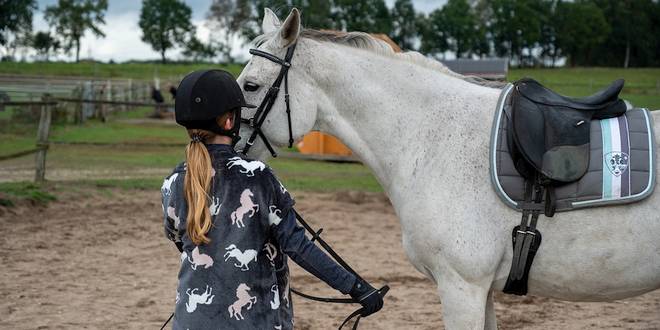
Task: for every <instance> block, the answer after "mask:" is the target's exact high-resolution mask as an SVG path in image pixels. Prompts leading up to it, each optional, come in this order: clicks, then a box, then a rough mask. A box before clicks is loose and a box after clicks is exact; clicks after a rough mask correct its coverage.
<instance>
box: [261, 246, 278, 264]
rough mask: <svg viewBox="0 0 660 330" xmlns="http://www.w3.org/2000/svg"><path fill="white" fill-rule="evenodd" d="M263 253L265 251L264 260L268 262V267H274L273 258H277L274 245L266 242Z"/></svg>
mask: <svg viewBox="0 0 660 330" xmlns="http://www.w3.org/2000/svg"><path fill="white" fill-rule="evenodd" d="M263 251H266V258H268V260H269V261H270V265H271V266H272V267H275V257H277V248H276V247H275V245H273V243H271V242H266V244H264V248H263Z"/></svg>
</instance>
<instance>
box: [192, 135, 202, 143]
mask: <svg viewBox="0 0 660 330" xmlns="http://www.w3.org/2000/svg"><path fill="white" fill-rule="evenodd" d="M190 139H191V141H190V142H202V140H203V138H202V136H201V135H199V134H193V135H192V136H191V137H190Z"/></svg>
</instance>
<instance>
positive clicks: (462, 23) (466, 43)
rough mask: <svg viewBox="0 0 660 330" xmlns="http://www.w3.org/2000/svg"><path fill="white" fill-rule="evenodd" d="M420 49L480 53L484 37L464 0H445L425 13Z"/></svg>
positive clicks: (473, 13) (475, 17)
mask: <svg viewBox="0 0 660 330" xmlns="http://www.w3.org/2000/svg"><path fill="white" fill-rule="evenodd" d="M427 24H428V27H427V29H428V32H427V34H426V35H425V36H424V38H423V43H425V44H426V45H425V47H424V49H426V50H428V51H431V52H432V53H435V54H438V53H443V52H445V51H447V50H450V51H452V52H454V53H455V54H456V57H459V58H460V57H464V56H470V55H472V54H475V53H476V54H481V52H482V47H483V46H482V40H483V39H485V38H486V36H485V33H484V30H483V29H481V28H480V25H479V22H478V20H477V16H476V14H475V12H474V10H473V9H472V8H471V7H470V5H469V4H468V3H467V1H466V0H449V1H448V2H447V4H446V5H445V6H443V7H442V8H439V9H436V10H434V11H433V12H431V14H430V15H429V18H428V23H427Z"/></svg>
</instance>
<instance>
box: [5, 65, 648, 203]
mask: <svg viewBox="0 0 660 330" xmlns="http://www.w3.org/2000/svg"><path fill="white" fill-rule="evenodd" d="M202 67H208V65H205V64H199V65H179V64H173V65H166V66H163V65H159V64H96V65H95V64H92V63H81V64H67V63H34V64H26V63H0V73H14V74H32V75H36V74H46V75H84V76H89V75H97V76H103V77H130V78H135V79H148V78H149V77H151V76H152V75H153V73H154V71H155V70H157V71H158V72H159V74H160V75H171V76H173V75H182V74H185V73H186V72H189V71H191V70H194V69H198V68H202ZM228 68H229V70H230V71H232V72H233V73H234V74H238V73H239V72H240V69H241V67H240V66H239V65H232V66H229V67H228ZM521 77H532V78H535V79H537V80H539V81H541V82H542V83H544V84H547V85H548V86H550V87H551V88H554V89H556V90H557V91H559V92H560V93H564V94H566V95H571V96H583V95H587V94H590V93H593V92H595V91H596V90H597V89H599V88H601V87H604V86H606V85H607V84H609V83H610V82H611V81H612V80H614V79H617V78H624V79H626V87H625V89H624V91H623V97H624V98H626V99H628V100H630V101H631V102H632V103H633V104H634V105H636V106H640V107H648V108H651V109H659V108H660V86H658V84H660V69H655V68H651V69H627V70H624V69H616V68H564V69H533V70H530V69H522V70H519V69H513V70H511V71H510V72H509V77H508V78H509V80H515V79H518V78H521ZM0 88H1V86H0ZM151 111H152V109H149V108H139V109H136V110H134V111H131V112H120V113H116V114H113V115H112V117H111V119H110V120H109V122H107V123H101V122H98V121H93V120H92V121H88V122H86V123H85V124H84V125H82V126H75V125H72V124H68V125H67V124H63V123H58V124H55V125H53V127H52V131H51V137H50V138H51V140H53V141H61V142H81V141H82V142H96V143H113V144H117V145H116V146H90V145H63V144H55V145H52V146H51V148H50V150H49V152H48V160H47V166H48V169H49V171H52V170H62V169H66V170H67V171H69V172H70V175H71V176H73V178H72V177H68V178H66V183H59V184H58V183H50V184H49V187H50V188H53V187H55V186H57V185H60V186H61V185H65V186H67V185H68V186H69V187H75V186H90V185H91V186H93V187H97V188H99V189H103V188H105V187H121V188H125V189H157V188H158V187H159V186H160V184H161V182H162V177H163V175H165V174H167V172H168V171H170V170H171V168H172V167H173V166H174V165H176V164H177V163H178V162H180V161H181V160H182V159H183V158H184V153H183V148H182V147H164V146H158V147H157V146H122V144H125V143H135V142H138V143H172V144H185V143H186V142H187V137H186V136H185V134H184V132H183V130H181V129H180V128H179V127H178V126H176V125H172V124H162V123H136V122H135V121H131V119H135V118H144V117H146V116H147V114H148V113H150V112H151ZM11 113H12V109H8V110H6V111H4V112H0V156H2V155H7V154H11V153H14V152H18V151H22V150H27V149H31V148H33V147H34V145H35V135H36V125H35V123H34V122H32V123H25V122H23V123H17V122H13V121H12V120H11ZM33 159H34V156H33V155H29V156H25V157H21V158H18V159H12V160H7V161H1V162H0V170H1V169H3V168H15V169H29V168H33V167H34V160H33ZM269 164H270V165H271V166H272V167H273V168H274V169H275V171H276V172H277V174H278V176H280V178H281V179H282V180H283V181H284V183H285V185H287V186H288V187H289V188H291V189H294V190H313V191H342V190H362V191H380V190H381V188H380V186H379V185H378V183H377V181H376V180H375V178H374V177H373V176H372V175H371V173H370V172H369V170H368V169H367V168H366V167H364V166H362V165H359V164H339V163H328V162H315V161H302V160H291V159H274V160H272V161H270V162H269ZM144 169H153V170H154V171H151V172H147V173H148V174H144V175H143V176H141V177H131V178H128V179H95V178H91V179H79V180H78V179H76V178H75V173H77V172H78V171H80V172H81V173H82V171H89V170H98V171H105V170H107V171H123V172H129V173H130V172H132V171H138V170H140V171H143V170H144ZM47 172H48V171H47ZM4 173H8V172H4ZM0 192H6V193H8V194H11V195H15V196H22V197H25V196H28V197H30V196H32V197H30V198H34V199H37V200H45V201H48V200H50V199H49V198H50V195H48V194H47V193H46V192H41V191H39V187H35V186H34V185H31V184H28V183H25V182H23V183H2V184H0ZM0 202H1V201H0Z"/></svg>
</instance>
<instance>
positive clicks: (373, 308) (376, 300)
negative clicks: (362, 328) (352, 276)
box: [349, 279, 383, 317]
mask: <svg viewBox="0 0 660 330" xmlns="http://www.w3.org/2000/svg"><path fill="white" fill-rule="evenodd" d="M349 294H350V295H351V298H353V299H354V300H355V301H357V302H359V303H360V305H362V313H360V315H361V316H363V317H364V316H369V315H371V314H373V313H376V312H378V311H379V310H380V309H381V308H383V297H381V296H380V294H379V293H378V290H376V289H375V288H374V287H373V286H371V285H370V284H369V283H367V282H365V281H363V280H360V279H356V280H355V284H353V288H352V289H351V292H350V293H349Z"/></svg>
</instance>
